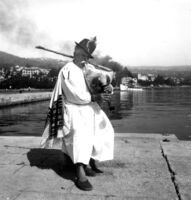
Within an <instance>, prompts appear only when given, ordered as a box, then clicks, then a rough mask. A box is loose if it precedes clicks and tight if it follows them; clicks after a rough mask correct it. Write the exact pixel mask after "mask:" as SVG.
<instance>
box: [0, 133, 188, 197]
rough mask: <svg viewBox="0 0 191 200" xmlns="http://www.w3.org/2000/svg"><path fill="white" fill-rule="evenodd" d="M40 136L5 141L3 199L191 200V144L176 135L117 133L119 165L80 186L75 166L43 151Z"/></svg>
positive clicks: (110, 164)
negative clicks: (87, 188)
mask: <svg viewBox="0 0 191 200" xmlns="http://www.w3.org/2000/svg"><path fill="white" fill-rule="evenodd" d="M40 140H41V138H40V137H16V136H10V137H9V136H1V137H0V151H1V154H0V180H1V181H0V199H2V200H34V199H35V200H52V199H55V200H61V199H62V200H65V199H66V200H73V199H78V200H106V199H107V200H122V199H123V200H124V199H128V200H190V199H191V192H190V191H191V162H190V161H191V145H190V141H180V140H178V139H177V138H176V137H175V136H174V135H160V134H136V133H126V134H117V133H116V134H115V151H114V160H112V161H106V162H102V163H99V167H100V169H102V170H103V171H104V173H103V174H101V175H98V176H96V177H89V180H90V182H91V183H92V185H93V187H94V189H93V190H92V191H89V192H85V191H82V190H79V189H78V188H77V187H76V186H75V171H74V166H73V165H72V163H71V162H70V161H69V159H68V158H67V156H65V155H64V154H63V153H62V152H61V151H60V146H59V144H58V145H57V146H56V147H55V148H54V149H41V148H40V147H39V144H40Z"/></svg>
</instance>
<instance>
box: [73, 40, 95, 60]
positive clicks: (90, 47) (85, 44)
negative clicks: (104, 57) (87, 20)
mask: <svg viewBox="0 0 191 200" xmlns="http://www.w3.org/2000/svg"><path fill="white" fill-rule="evenodd" d="M75 43H76V46H78V47H80V48H82V49H83V50H84V51H85V52H86V53H87V54H88V55H89V57H90V58H93V56H92V55H91V54H92V53H93V51H94V50H95V48H96V37H94V38H92V39H83V40H82V41H80V42H79V43H77V42H75Z"/></svg>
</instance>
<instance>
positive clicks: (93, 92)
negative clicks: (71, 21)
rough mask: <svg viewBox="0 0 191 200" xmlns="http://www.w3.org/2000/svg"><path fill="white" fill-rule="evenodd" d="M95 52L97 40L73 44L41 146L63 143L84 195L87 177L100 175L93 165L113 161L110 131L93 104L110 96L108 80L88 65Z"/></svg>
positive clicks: (54, 97) (101, 114)
mask: <svg viewBox="0 0 191 200" xmlns="http://www.w3.org/2000/svg"><path fill="white" fill-rule="evenodd" d="M95 48H96V38H93V39H90V40H89V39H83V40H82V41H81V42H79V43H77V42H76V46H75V50H74V59H73V61H71V62H68V63H67V64H66V65H65V66H64V67H63V68H62V69H61V70H60V72H59V75H58V79H57V82H56V85H55V87H54V90H53V94H52V97H51V101H50V105H49V113H48V117H47V121H46V126H45V130H44V132H43V136H42V142H41V145H42V147H44V148H46V147H52V146H53V144H54V142H56V141H58V140H61V141H62V151H63V152H64V153H65V154H67V155H68V156H69V157H70V158H71V160H72V161H73V163H74V164H75V167H76V182H75V183H76V186H77V187H78V188H79V189H82V190H86V191H88V190H92V189H93V187H92V185H91V183H90V182H89V180H88V178H87V176H88V175H91V176H94V175H95V174H96V173H102V171H101V170H99V169H98V168H97V166H96V161H106V160H111V159H113V150H114V130H113V127H112V125H111V123H110V121H109V119H108V117H107V115H106V114H105V113H104V112H103V110H102V109H101V108H100V106H99V105H98V103H97V102H96V101H95V100H96V96H99V97H101V98H102V99H104V98H105V99H106V100H107V98H108V94H111V93H112V86H111V84H110V83H111V77H110V73H109V72H107V70H106V71H105V73H104V72H103V73H100V71H99V69H98V68H96V66H95V65H92V64H90V63H89V62H88V61H89V59H90V58H93V56H92V53H93V51H94V50H95ZM103 71H104V70H103ZM88 165H90V167H91V168H89V167H87V166H88Z"/></svg>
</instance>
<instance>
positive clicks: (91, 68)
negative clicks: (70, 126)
mask: <svg viewBox="0 0 191 200" xmlns="http://www.w3.org/2000/svg"><path fill="white" fill-rule="evenodd" d="M36 48H37V49H41V50H45V51H49V52H52V53H56V54H59V55H62V56H65V57H69V58H73V56H71V55H68V54H64V53H61V52H58V51H54V50H51V49H47V48H45V47H42V46H36ZM84 66H85V67H84V69H83V71H84V78H85V81H86V84H87V87H88V89H89V90H90V93H91V94H92V95H95V96H96V95H99V94H102V93H104V88H105V87H106V86H108V85H110V84H111V83H112V80H113V79H114V72H113V70H111V69H110V68H107V67H104V66H102V65H98V64H95V63H92V62H89V61H88V62H85V63H84ZM98 99H99V100H100V98H98ZM95 101H96V100H95ZM100 102H101V103H100ZM100 102H99V104H103V102H104V101H100ZM106 104H107V106H109V110H113V106H111V103H110V102H107V103H106ZM101 107H102V108H103V106H101Z"/></svg>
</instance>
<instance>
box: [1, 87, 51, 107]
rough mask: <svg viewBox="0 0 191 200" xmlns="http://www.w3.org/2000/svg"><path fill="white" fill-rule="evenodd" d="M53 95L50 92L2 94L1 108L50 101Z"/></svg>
mask: <svg viewBox="0 0 191 200" xmlns="http://www.w3.org/2000/svg"><path fill="white" fill-rule="evenodd" d="M51 94H52V92H49V91H37V92H35V91H33V92H17V93H16V92H14V93H9V92H7V93H0V108H1V107H6V106H15V105H19V104H26V103H32V102H38V101H45V100H49V99H50V98H51Z"/></svg>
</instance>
